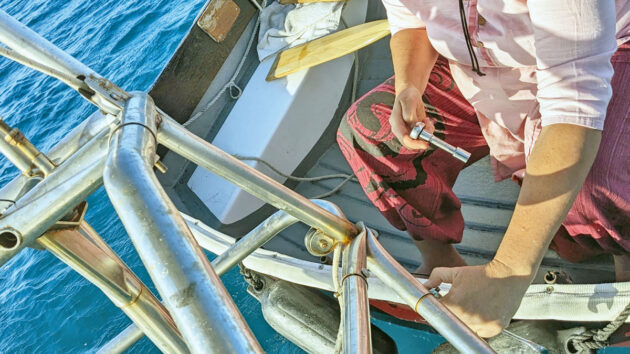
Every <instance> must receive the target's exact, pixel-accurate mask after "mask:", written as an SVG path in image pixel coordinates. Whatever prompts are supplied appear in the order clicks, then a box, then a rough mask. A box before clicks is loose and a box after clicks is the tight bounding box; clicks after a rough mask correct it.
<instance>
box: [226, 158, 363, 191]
mask: <svg viewBox="0 0 630 354" xmlns="http://www.w3.org/2000/svg"><path fill="white" fill-rule="evenodd" d="M232 156H234V157H236V158H237V159H239V160H241V161H257V162H260V163H262V164H263V165H265V166H267V167H269V169H271V170H272V171H273V172H275V173H276V174H278V175H279V176H281V177H284V178H286V179H289V180H292V181H298V182H319V181H324V180H327V179H335V178H343V179H344V180H343V181H342V182H341V183H339V184H338V185H337V186H336V187H335V188H333V189H331V190H330V191H328V192H326V193H323V194H320V195H316V196H314V197H311V198H309V199H324V198H327V197H330V196H331V195H333V194H335V193H337V192H339V190H341V188H343V186H345V185H346V183H348V182H350V181H352V180H357V179H356V176H355V175H354V174H343V173H338V174H332V175H324V176H317V177H297V176H293V175H288V174H286V173H283V172H282V171H280V170H278V169H277V168H275V167H274V166H273V165H272V164H271V163H269V162H268V161H266V160H264V159H261V158H259V157H256V156H241V155H238V154H234V155H232Z"/></svg>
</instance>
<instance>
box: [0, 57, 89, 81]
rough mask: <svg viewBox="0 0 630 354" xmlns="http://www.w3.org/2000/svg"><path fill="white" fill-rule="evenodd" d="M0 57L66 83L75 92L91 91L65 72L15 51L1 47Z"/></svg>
mask: <svg viewBox="0 0 630 354" xmlns="http://www.w3.org/2000/svg"><path fill="white" fill-rule="evenodd" d="M0 55H2V56H3V57H5V58H7V59H11V60H13V61H15V62H17V63H20V64H22V65H24V66H28V67H29V68H31V69H35V70H37V71H39V72H41V73H44V74H46V75H48V76H52V77H54V78H55V79H57V80H59V81H61V82H63V83H65V84H66V85H68V86H70V87H72V88H73V89H75V90H79V89H84V90H90V88H89V87H88V86H87V85H86V84H85V82H84V81H82V80H79V79H77V78H76V77H74V76H72V75H69V74H67V73H65V72H61V71H59V70H57V69H54V68H52V67H49V66H46V65H43V64H41V63H40V62H37V61H34V60H31V59H29V58H27V57H25V56H23V55H21V54H19V53H17V52H16V51H14V50H11V49H7V48H3V47H0Z"/></svg>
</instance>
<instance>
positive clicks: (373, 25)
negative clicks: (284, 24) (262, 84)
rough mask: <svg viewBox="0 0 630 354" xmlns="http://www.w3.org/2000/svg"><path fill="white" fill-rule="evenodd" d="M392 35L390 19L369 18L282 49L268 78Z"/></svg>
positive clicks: (328, 58) (285, 73)
mask: <svg viewBox="0 0 630 354" xmlns="http://www.w3.org/2000/svg"><path fill="white" fill-rule="evenodd" d="M387 35H389V23H388V22H387V20H379V21H373V22H367V23H364V24H361V25H358V26H354V27H350V28H348V29H345V30H343V31H339V32H335V33H333V34H329V35H327V36H325V37H322V38H318V39H315V40H313V41H310V42H308V43H304V44H302V45H299V46H296V47H293V48H290V49H287V50H285V51H282V52H281V53H280V54H278V56H277V57H276V60H275V62H274V63H273V65H272V66H271V70H269V74H268V75H267V81H271V80H275V79H279V78H281V77H285V76H287V75H289V74H292V73H294V72H296V71H299V70H302V69H307V68H310V67H312V66H315V65H319V64H322V63H325V62H327V61H330V60H333V59H337V58H339V57H342V56H344V55H346V54H350V53H352V52H354V51H357V50H359V49H361V48H363V47H366V46H368V45H370V44H372V43H374V42H376V41H378V40H379V39H381V38H383V37H385V36H387Z"/></svg>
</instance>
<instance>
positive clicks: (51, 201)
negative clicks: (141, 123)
mask: <svg viewBox="0 0 630 354" xmlns="http://www.w3.org/2000/svg"><path fill="white" fill-rule="evenodd" d="M106 133H107V132H102V133H101V135H100V136H98V137H96V138H94V139H93V140H92V141H91V142H90V143H89V144H87V145H86V146H84V147H83V148H82V149H81V151H79V152H78V153H76V154H75V155H73V156H72V157H71V158H70V159H68V160H66V161H65V162H64V163H63V164H62V165H60V166H58V167H57V168H55V171H54V172H53V173H51V174H50V175H49V176H48V177H47V178H45V179H44V180H43V181H41V182H39V183H38V184H37V185H36V186H35V187H33V188H32V189H31V190H30V191H29V192H27V193H26V194H24V196H22V198H20V199H19V200H17V201H16V202H15V204H13V205H12V206H10V207H9V208H8V209H7V211H6V213H5V214H4V215H3V217H2V219H0V265H2V264H4V263H6V262H7V261H8V260H9V259H11V258H12V257H13V256H15V255H16V254H17V253H18V252H19V251H21V250H22V249H23V248H24V247H26V246H28V245H30V244H31V243H33V242H34V241H35V239H37V238H38V237H39V236H41V235H42V234H43V233H44V232H46V231H47V230H48V229H49V228H50V227H51V226H52V225H53V224H55V223H56V222H57V221H58V220H59V219H61V218H62V217H63V216H64V215H66V213H68V212H69V211H70V210H71V209H73V208H74V207H75V206H77V205H78V204H79V203H80V202H82V201H83V200H84V199H85V198H87V196H89V195H90V194H91V193H92V192H94V191H95V190H96V189H97V188H98V187H99V186H100V185H101V184H102V177H103V165H104V161H105V158H106V153H107V134H106Z"/></svg>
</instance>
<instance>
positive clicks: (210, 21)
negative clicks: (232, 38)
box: [197, 0, 241, 43]
mask: <svg viewBox="0 0 630 354" xmlns="http://www.w3.org/2000/svg"><path fill="white" fill-rule="evenodd" d="M240 12H241V9H240V8H239V7H238V5H236V3H235V2H234V1H232V0H214V1H212V2H210V4H208V7H206V9H205V10H204V11H203V13H202V14H201V17H199V20H198V21H197V26H199V28H201V29H202V30H203V31H204V32H206V33H207V34H208V35H209V36H210V38H212V39H214V40H215V41H216V42H217V43H221V42H222V41H223V40H225V38H226V37H227V35H228V33H229V32H230V30H231V29H232V26H233V25H234V22H236V18H237V17H238V14H239V13H240Z"/></svg>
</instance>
